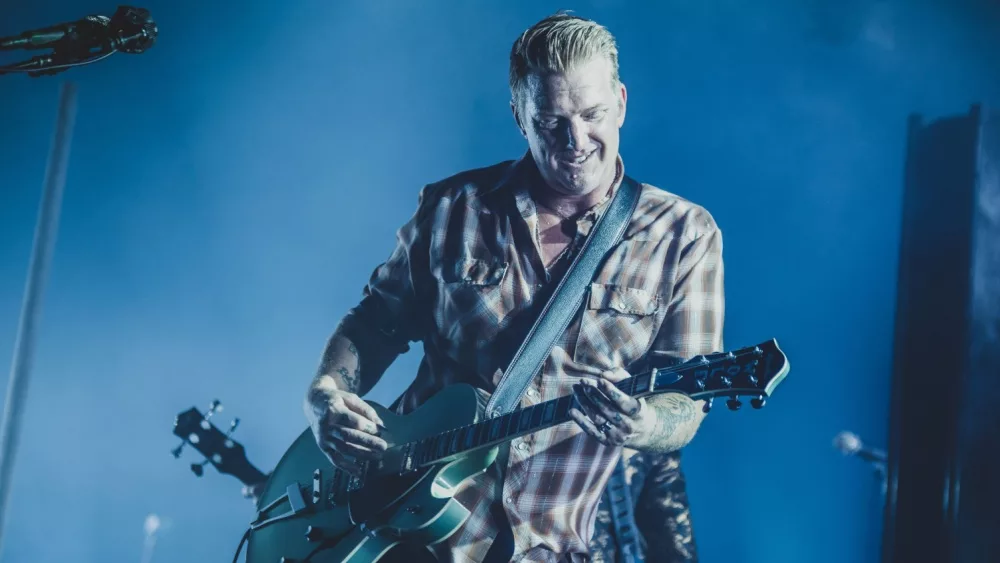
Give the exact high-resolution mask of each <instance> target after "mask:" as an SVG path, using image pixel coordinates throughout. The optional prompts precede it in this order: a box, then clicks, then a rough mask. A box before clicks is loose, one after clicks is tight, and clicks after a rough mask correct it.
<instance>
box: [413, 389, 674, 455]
mask: <svg viewBox="0 0 1000 563" xmlns="http://www.w3.org/2000/svg"><path fill="white" fill-rule="evenodd" d="M655 375H656V370H653V371H651V372H648V373H645V374H642V375H636V376H633V377H630V378H628V379H625V380H622V381H620V382H618V383H617V384H616V387H618V389H620V390H621V391H623V392H625V393H628V394H629V395H631V396H633V397H642V396H646V395H650V394H653V393H652V392H651V389H650V381H651V380H652V378H653V377H654V376H655ZM665 391H666V390H664V392H665ZM573 407H576V408H577V409H579V408H580V405H579V403H578V402H577V400H576V396H575V395H566V396H563V397H559V398H558V399H552V400H550V401H545V402H543V403H538V404H537V405H532V406H530V407H526V408H523V409H518V410H515V411H513V412H509V413H507V414H504V415H501V416H498V417H496V418H492V419H489V420H484V421H482V422H477V423H475V424H470V425H467V426H462V427H460V428H455V429H453V430H450V431H448V432H444V433H442V434H438V435H436V436H432V437H430V438H425V439H423V440H419V441H417V442H412V443H410V444H408V445H407V447H409V448H410V454H409V457H410V458H411V459H412V465H413V466H424V465H433V464H435V463H439V462H441V461H446V460H447V459H449V458H451V457H454V456H457V455H459V454H464V453H467V452H471V451H474V450H477V449H480V448H490V447H493V446H497V445H500V444H503V443H505V442H508V441H510V440H513V439H515V438H518V437H520V436H524V435H527V434H531V433H533V432H538V431H539V430H544V429H546V428H550V427H552V426H556V425H559V424H562V423H564V422H569V421H571V420H573V419H572V418H570V416H569V410H570V409H571V408H573Z"/></svg>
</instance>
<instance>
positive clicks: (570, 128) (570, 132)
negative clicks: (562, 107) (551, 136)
mask: <svg viewBox="0 0 1000 563" xmlns="http://www.w3.org/2000/svg"><path fill="white" fill-rule="evenodd" d="M586 144H587V128H586V125H585V124H584V123H583V120H582V119H579V118H573V119H570V120H569V122H568V123H567V125H566V148H568V149H570V150H576V149H579V148H580V147H584V146H586Z"/></svg>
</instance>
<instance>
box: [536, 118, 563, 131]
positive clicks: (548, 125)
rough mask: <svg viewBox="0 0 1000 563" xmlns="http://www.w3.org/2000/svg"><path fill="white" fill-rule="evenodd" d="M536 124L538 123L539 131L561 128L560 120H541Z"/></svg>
mask: <svg viewBox="0 0 1000 563" xmlns="http://www.w3.org/2000/svg"><path fill="white" fill-rule="evenodd" d="M536 123H538V127H539V129H555V128H556V127H558V126H559V120H558V119H540V120H538V121H537V122H536Z"/></svg>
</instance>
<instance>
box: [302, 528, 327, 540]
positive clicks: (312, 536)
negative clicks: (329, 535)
mask: <svg viewBox="0 0 1000 563" xmlns="http://www.w3.org/2000/svg"><path fill="white" fill-rule="evenodd" d="M306 539H307V540H308V541H320V540H322V539H323V530H321V529H319V528H317V527H316V526H309V527H308V528H306Z"/></svg>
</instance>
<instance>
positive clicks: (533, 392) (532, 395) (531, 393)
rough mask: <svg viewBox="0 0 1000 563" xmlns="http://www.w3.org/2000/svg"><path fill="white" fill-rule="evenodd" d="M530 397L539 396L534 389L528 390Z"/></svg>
mask: <svg viewBox="0 0 1000 563" xmlns="http://www.w3.org/2000/svg"><path fill="white" fill-rule="evenodd" d="M528 396H529V397H537V396H538V392H537V391H535V390H534V389H528Z"/></svg>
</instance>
